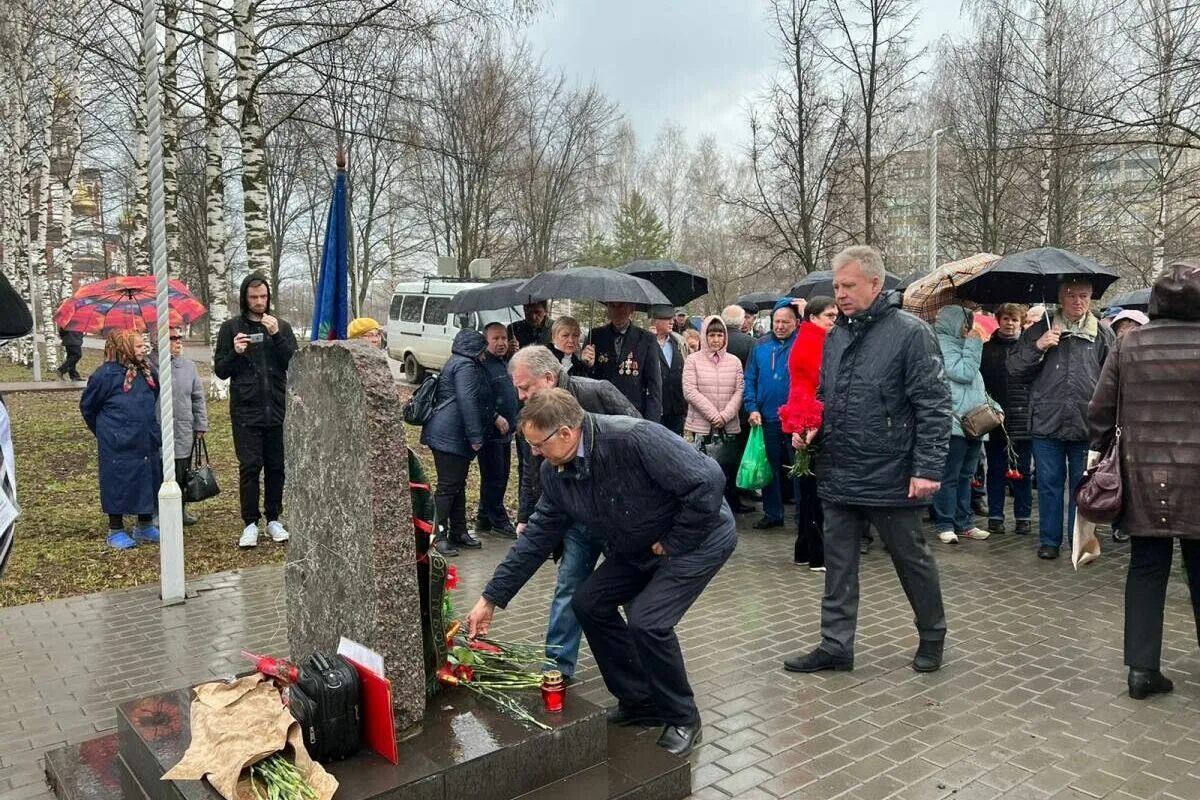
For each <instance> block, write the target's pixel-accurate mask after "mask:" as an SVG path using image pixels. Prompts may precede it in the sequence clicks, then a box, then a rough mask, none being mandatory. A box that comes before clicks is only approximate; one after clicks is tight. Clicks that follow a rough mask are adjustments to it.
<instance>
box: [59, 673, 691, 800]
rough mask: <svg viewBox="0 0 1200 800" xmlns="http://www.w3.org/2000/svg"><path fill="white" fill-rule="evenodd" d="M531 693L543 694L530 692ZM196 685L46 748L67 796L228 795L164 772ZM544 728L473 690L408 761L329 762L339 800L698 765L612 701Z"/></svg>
mask: <svg viewBox="0 0 1200 800" xmlns="http://www.w3.org/2000/svg"><path fill="white" fill-rule="evenodd" d="M529 695H530V699H531V702H532V701H533V699H534V698H536V697H537V695H536V694H535V693H532V692H531V693H529ZM190 698H191V692H190V690H187V689H181V690H178V691H175V692H168V693H165V694H159V695H150V696H148V697H144V698H142V699H140V700H135V701H132V702H129V703H125V704H122V705H120V706H118V708H117V731H116V733H110V734H107V735H104V736H100V737H97V738H95V739H91V740H89V741H86V742H83V743H82V744H78V745H72V746H69V747H64V748H61V749H59V750H55V751H52V752H50V753H47V755H46V777H47V779H48V780H49V782H50V785H51V787H52V788H53V789H54V792H55V795H56V796H57V797H58V798H59V800H116V798H123V800H146V799H147V798H148V799H149V800H217V799H218V798H219V797H220V795H218V794H217V793H216V791H215V790H213V789H212V787H211V786H209V784H208V783H207V782H205V781H163V780H161V777H162V775H163V773H164V772H166V771H167V770H168V769H170V768H171V767H172V766H174V764H175V763H176V762H177V761H179V759H180V758H181V757H182V756H183V753H184V751H185V750H186V749H187V746H188V744H189V743H190V741H191V725H190V719H191V715H190V703H191V700H190ZM535 714H536V716H537V717H538V718H539V719H540V720H541V721H543V722H544V723H545V724H547V725H550V726H551V729H550V730H548V731H545V730H540V729H533V728H531V727H530V726H527V725H523V724H522V723H520V722H517V721H516V720H515V719H513V718H511V717H509V716H507V715H505V714H504V713H503V712H500V711H498V710H497V709H495V708H493V707H492V706H490V705H489V704H487V703H486V702H481V701H478V700H477V699H476V697H475V696H474V695H472V694H470V693H469V692H467V691H465V690H461V689H460V690H454V689H451V690H447V691H443V692H442V693H440V694H439V695H438V696H437V697H436V698H434V699H433V700H431V702H430V707H429V708H427V709H426V713H425V718H424V720H423V723H422V727H421V732H420V733H419V734H417V735H416V736H413V737H412V738H410V739H407V740H405V741H403V742H401V743H400V744H399V755H400V763H399V764H395V765H393V764H390V763H388V762H387V761H386V760H385V759H383V758H381V757H380V756H379V755H377V754H375V753H374V752H370V751H364V752H360V753H359V754H358V755H356V756H354V757H353V758H350V759H347V760H345V761H338V762H334V763H332V764H327V765H326V769H328V770H329V771H330V772H331V773H333V775H334V776H335V777H336V778H337V779H338V782H339V784H340V785H339V788H338V791H337V794H336V795H335V800H399V798H404V799H405V800H511V798H526V799H527V800H550V798H564V797H570V798H571V800H593V798H594V799H595V800H607V799H608V798H628V799H630V800H634V799H636V800H679V799H680V798H684V797H687V796H688V794H690V793H691V765H690V763H689V762H688V760H687V759H682V758H677V757H676V756H673V755H671V754H670V753H668V752H666V751H665V750H663V749H662V748H660V747H658V746H656V745H655V744H654V740H655V738H656V737H657V735H658V729H641V728H616V727H612V726H609V725H607V724H606V722H605V717H604V710H603V709H601V708H599V707H597V706H595V705H593V704H592V703H589V702H587V701H586V700H583V699H581V698H578V697H571V696H569V697H568V698H567V704H566V709H565V710H564V712H563V713H561V714H547V713H544V712H542V711H540V710H538V711H536V712H535Z"/></svg>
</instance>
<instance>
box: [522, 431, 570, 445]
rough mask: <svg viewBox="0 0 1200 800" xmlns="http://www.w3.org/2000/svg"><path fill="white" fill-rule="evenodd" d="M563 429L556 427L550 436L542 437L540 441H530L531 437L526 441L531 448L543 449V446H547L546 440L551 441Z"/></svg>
mask: <svg viewBox="0 0 1200 800" xmlns="http://www.w3.org/2000/svg"><path fill="white" fill-rule="evenodd" d="M561 430H562V428H556V429H555V430H554V431H553V432H552V433H551V434H550V435H549V436H547V437H546V438H545V439H542V440H541V441H540V442H531V441H529V439H526V440H525V443H526V444H528V445H529V449H530V450H541V449H542V448H543V447H545V446H546V442H548V441H550V440H551V439H553V438H554V437H555V436H557V435H558V432H559V431H561Z"/></svg>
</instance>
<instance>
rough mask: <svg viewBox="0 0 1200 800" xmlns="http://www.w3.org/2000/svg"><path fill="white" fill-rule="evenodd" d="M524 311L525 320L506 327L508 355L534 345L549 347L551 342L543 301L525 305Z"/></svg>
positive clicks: (547, 313) (548, 316) (547, 315)
mask: <svg viewBox="0 0 1200 800" xmlns="http://www.w3.org/2000/svg"><path fill="white" fill-rule="evenodd" d="M524 311H525V319H522V320H517V321H516V322H514V323H513V324H511V325H509V326H508V345H509V353H510V354H512V353H515V352H517V351H518V350H520V349H521V348H522V347H530V346H532V345H535V344H540V345H543V346H544V347H549V346H550V344H551V341H552V338H551V336H550V314H549V312H548V310H547V308H546V303H545V301H544V300H543V301H539V302H537V303H526V304H525V306H524Z"/></svg>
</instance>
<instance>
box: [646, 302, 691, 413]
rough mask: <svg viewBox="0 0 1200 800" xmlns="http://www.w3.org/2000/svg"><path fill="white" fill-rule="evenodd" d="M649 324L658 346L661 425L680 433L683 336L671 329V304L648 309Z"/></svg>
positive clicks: (683, 403) (683, 408) (684, 405)
mask: <svg viewBox="0 0 1200 800" xmlns="http://www.w3.org/2000/svg"><path fill="white" fill-rule="evenodd" d="M650 327H651V330H653V331H654V339H655V343H656V344H657V345H658V351H659V362H658V369H659V372H660V373H661V375H662V424H663V425H664V426H665V427H666V428H667V430H669V431H672V432H673V433H676V434H678V435H680V436H682V435H683V420H684V417H686V416H687V401H686V400H684V399H683V359H684V357H685V356H684V354H683V339H682V337H680V336H679V335H678V334H677V333H675V332H674V331H672V330H671V307H670V306H654V307H653V308H651V309H650Z"/></svg>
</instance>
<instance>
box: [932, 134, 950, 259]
mask: <svg viewBox="0 0 1200 800" xmlns="http://www.w3.org/2000/svg"><path fill="white" fill-rule="evenodd" d="M948 130H950V128H938V129H937V130H936V131H934V132H933V143H932V145H931V146H930V148H929V271H930V272H932V271H933V270H935V269H937V265H938V263H937V211H938V172H937V170H938V139H940V138H941V136H942V134H944V133H946V132H947V131H948Z"/></svg>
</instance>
